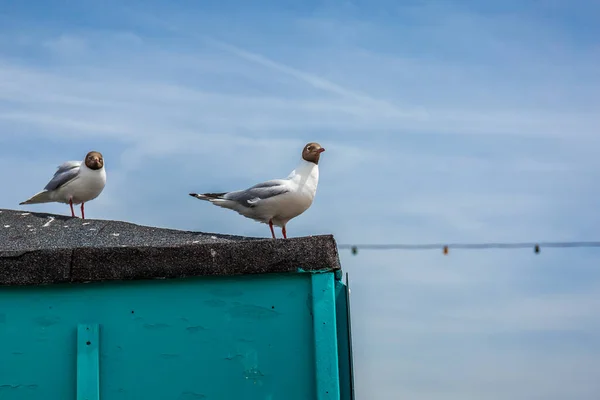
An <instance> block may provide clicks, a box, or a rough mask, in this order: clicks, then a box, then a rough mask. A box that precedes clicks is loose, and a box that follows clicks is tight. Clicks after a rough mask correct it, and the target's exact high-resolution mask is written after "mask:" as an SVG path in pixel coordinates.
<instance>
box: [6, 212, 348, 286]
mask: <svg viewBox="0 0 600 400" xmlns="http://www.w3.org/2000/svg"><path fill="white" fill-rule="evenodd" d="M339 269H340V262H339V256H338V252H337V246H336V243H335V240H334V238H333V236H332V235H320V236H307V237H299V238H289V239H277V240H273V239H270V238H269V239H260V238H248V237H241V236H229V235H217V234H210V233H203V232H190V231H180V230H172V229H162V228H154V227H148V226H140V225H135V224H131V223H127V222H122V221H110V220H93V219H86V220H81V219H79V218H72V217H66V216H62V215H56V214H44V213H30V212H23V211H16V210H6V209H0V285H40V284H52V283H64V282H90V281H104V280H132V279H164V278H181V277H190V276H206V275H240V274H262V273H277V272H297V271H308V272H322V271H334V270H339Z"/></svg>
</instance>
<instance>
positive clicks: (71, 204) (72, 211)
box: [69, 199, 75, 218]
mask: <svg viewBox="0 0 600 400" xmlns="http://www.w3.org/2000/svg"><path fill="white" fill-rule="evenodd" d="M69 205H70V206H71V217H73V218H75V211H74V210H73V199H69Z"/></svg>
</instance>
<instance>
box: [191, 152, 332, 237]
mask: <svg viewBox="0 0 600 400" xmlns="http://www.w3.org/2000/svg"><path fill="white" fill-rule="evenodd" d="M324 151H325V149H324V148H323V147H321V145H320V144H319V143H308V144H307V145H306V146H304V149H302V161H301V162H300V164H299V165H298V166H297V167H296V169H294V170H293V171H292V172H291V173H290V174H289V175H288V177H287V178H286V179H273V180H270V181H267V182H263V183H259V184H258V185H254V186H252V187H251V188H248V189H245V190H236V191H233V192H224V193H202V194H198V193H190V196H193V197H195V198H197V199H200V200H206V201H210V202H211V203H212V204H214V205H217V206H219V207H224V208H228V209H230V210H234V211H237V212H238V213H239V214H241V215H243V216H244V217H247V218H251V219H253V220H255V221H258V222H262V223H265V224H269V228H270V229H271V235H272V236H273V239H275V231H274V230H273V225H276V226H279V227H281V233H282V234H283V237H284V238H286V239H287V233H286V230H285V225H286V224H287V223H288V221H290V220H291V219H292V218H295V217H297V216H298V215H300V214H302V213H303V212H304V211H306V210H308V208H309V207H310V206H311V204H312V202H313V199H314V198H315V194H316V192H317V184H318V183H319V158H320V157H321V153H322V152H324Z"/></svg>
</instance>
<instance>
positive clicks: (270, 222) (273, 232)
mask: <svg viewBox="0 0 600 400" xmlns="http://www.w3.org/2000/svg"><path fill="white" fill-rule="evenodd" d="M269 228H271V235H273V239H275V231H274V230H273V221H271V220H269Z"/></svg>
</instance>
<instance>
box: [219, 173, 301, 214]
mask: <svg viewBox="0 0 600 400" xmlns="http://www.w3.org/2000/svg"><path fill="white" fill-rule="evenodd" d="M289 191H290V188H289V187H288V185H287V181H285V180H283V179H274V180H271V181H267V182H263V183H259V184H258V185H254V186H252V187H251V188H248V189H246V190H237V191H235V192H229V193H227V194H226V195H225V196H223V198H224V199H226V200H232V201H235V202H237V203H240V204H242V205H244V206H246V207H254V206H255V205H256V203H257V202H259V201H260V200H265V199H269V198H272V197H275V196H279V195H282V194H284V193H287V192H289Z"/></svg>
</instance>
